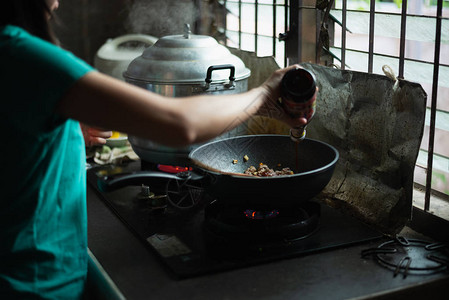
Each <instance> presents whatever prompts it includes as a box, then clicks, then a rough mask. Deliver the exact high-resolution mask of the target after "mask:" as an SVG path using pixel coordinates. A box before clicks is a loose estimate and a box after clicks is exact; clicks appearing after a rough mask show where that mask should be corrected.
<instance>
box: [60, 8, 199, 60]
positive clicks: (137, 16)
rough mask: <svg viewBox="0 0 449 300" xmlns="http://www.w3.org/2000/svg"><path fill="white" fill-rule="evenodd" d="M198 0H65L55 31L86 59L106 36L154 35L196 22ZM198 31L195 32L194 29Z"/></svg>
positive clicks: (173, 31) (77, 53)
mask: <svg viewBox="0 0 449 300" xmlns="http://www.w3.org/2000/svg"><path fill="white" fill-rule="evenodd" d="M199 2H200V0H197V1H194V0H64V1H61V2H60V6H59V9H58V11H57V15H58V17H59V19H60V20H61V25H60V26H57V28H56V32H57V34H58V37H59V39H60V41H61V44H62V46H63V47H64V48H66V49H68V50H70V51H72V52H73V53H74V54H75V55H77V56H78V57H80V58H82V59H84V60H85V61H87V62H88V63H90V64H92V63H93V58H94V56H95V53H96V52H97V50H98V49H99V48H100V47H101V45H103V44H104V43H105V42H106V40H107V39H109V38H115V37H118V36H120V35H123V34H128V33H142V34H148V35H152V36H156V37H161V36H165V35H170V34H181V33H182V30H183V27H184V24H185V23H189V24H191V26H192V28H195V26H197V23H198V20H199V13H198V12H197V11H198V10H197V9H196V7H197V6H198V3H199ZM197 33H198V32H197Z"/></svg>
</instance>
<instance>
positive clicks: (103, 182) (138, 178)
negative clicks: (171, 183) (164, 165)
mask: <svg viewBox="0 0 449 300" xmlns="http://www.w3.org/2000/svg"><path fill="white" fill-rule="evenodd" d="M200 179H202V176H199V175H197V174H193V175H192V174H191V173H190V172H182V173H178V174H168V173H162V172H154V171H141V172H135V173H129V174H124V175H119V176H117V177H115V176H102V177H99V178H98V179H97V186H98V189H99V190H100V191H101V192H110V191H113V190H116V189H119V188H122V187H126V186H130V185H142V184H147V185H150V186H151V185H152V184H155V183H161V182H167V181H168V180H200Z"/></svg>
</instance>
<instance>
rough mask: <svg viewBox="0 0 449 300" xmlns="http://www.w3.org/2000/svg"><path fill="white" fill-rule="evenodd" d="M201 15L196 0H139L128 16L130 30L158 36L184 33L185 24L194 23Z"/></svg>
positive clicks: (133, 5)
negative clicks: (195, 4) (196, 7)
mask: <svg viewBox="0 0 449 300" xmlns="http://www.w3.org/2000/svg"><path fill="white" fill-rule="evenodd" d="M198 17H199V13H198V11H197V10H196V9H195V6H194V1H186V0H137V1H135V2H134V3H133V4H132V6H131V8H130V13H129V16H128V26H129V29H128V31H130V32H133V33H142V34H149V35H153V36H156V37H162V36H165V35H172V34H182V33H183V28H184V24H186V23H187V24H190V25H191V26H192V28H193V25H194V23H195V21H196V20H197V18H198Z"/></svg>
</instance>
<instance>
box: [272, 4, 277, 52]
mask: <svg viewBox="0 0 449 300" xmlns="http://www.w3.org/2000/svg"><path fill="white" fill-rule="evenodd" d="M276 8H277V3H276V0H274V1H273V43H272V45H273V50H272V52H273V56H274V57H276V24H277V18H276V12H277V11H276Z"/></svg>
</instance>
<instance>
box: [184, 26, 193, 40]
mask: <svg viewBox="0 0 449 300" xmlns="http://www.w3.org/2000/svg"><path fill="white" fill-rule="evenodd" d="M191 34H192V31H191V30H190V24H184V38H186V39H190V35H191Z"/></svg>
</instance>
